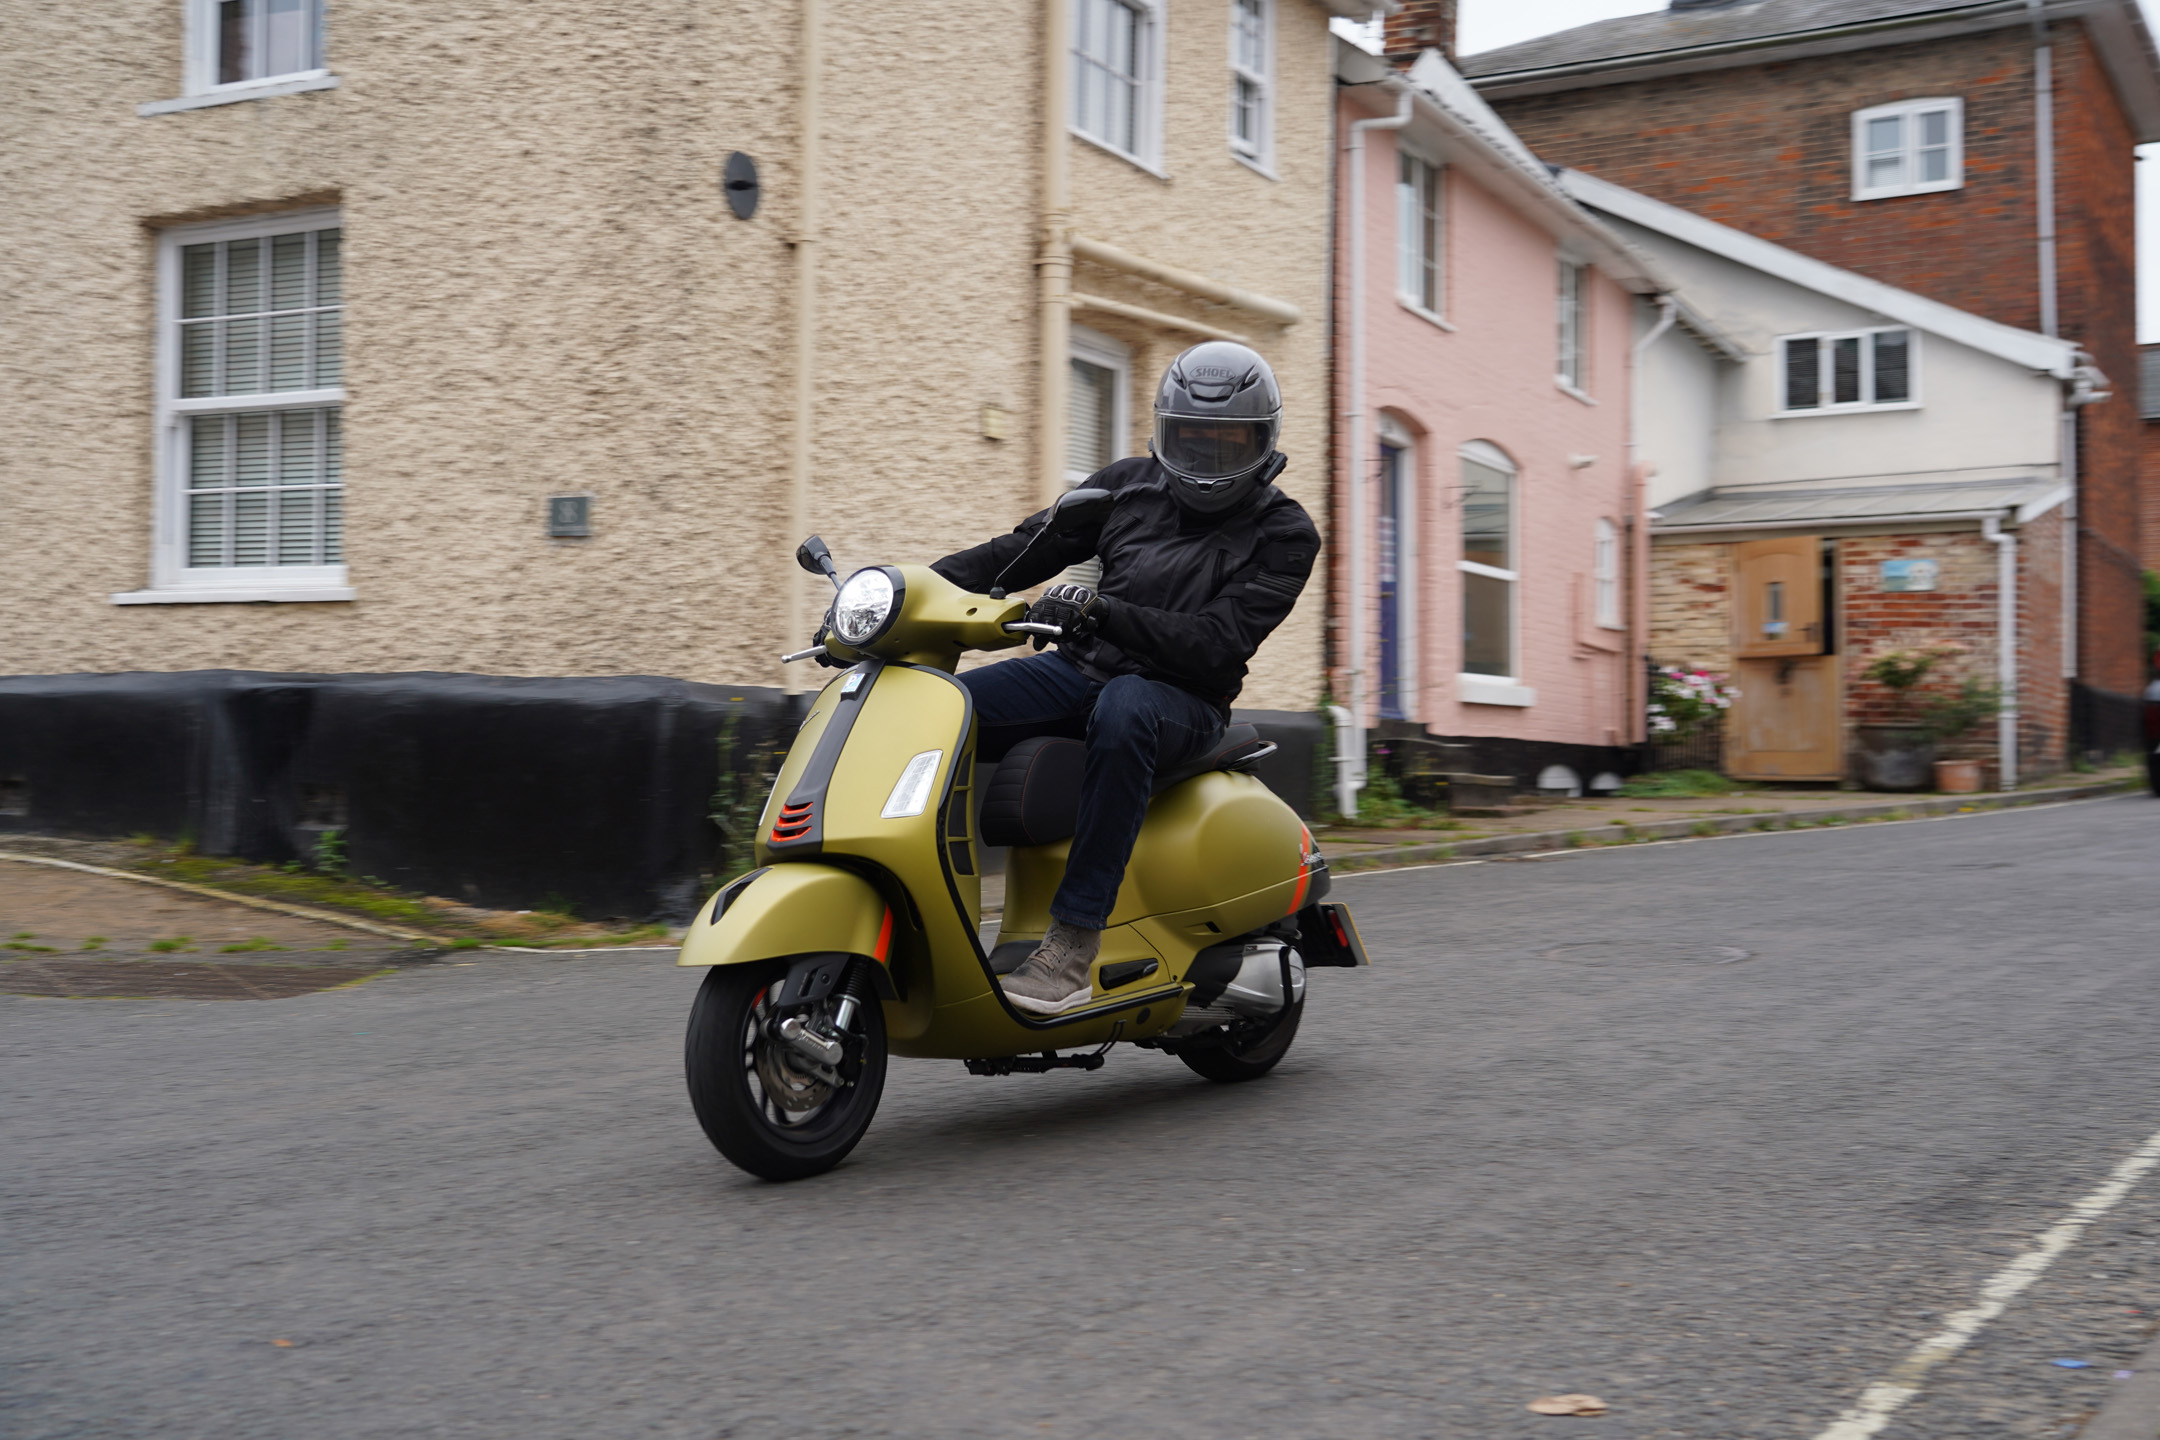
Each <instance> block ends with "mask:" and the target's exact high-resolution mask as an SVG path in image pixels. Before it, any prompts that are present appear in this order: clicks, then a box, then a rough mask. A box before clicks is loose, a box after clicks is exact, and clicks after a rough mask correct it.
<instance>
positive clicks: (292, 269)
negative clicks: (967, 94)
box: [114, 211, 352, 604]
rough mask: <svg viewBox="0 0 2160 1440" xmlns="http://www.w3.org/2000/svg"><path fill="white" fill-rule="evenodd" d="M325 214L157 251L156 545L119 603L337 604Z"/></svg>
mask: <svg viewBox="0 0 2160 1440" xmlns="http://www.w3.org/2000/svg"><path fill="white" fill-rule="evenodd" d="M343 251H344V246H343V234H342V232H341V231H340V229H339V227H338V216H337V214H336V212H335V211H313V212H309V213H307V214H304V215H280V216H270V217H257V218H255V219H251V220H246V221H237V222H229V223H222V224H216V225H204V226H188V227H183V228H177V229H174V230H170V231H167V232H166V233H165V234H164V235H163V236H162V237H160V241H159V254H158V278H159V287H158V288H159V327H158V330H159V335H158V357H157V376H158V416H157V457H156V458H157V487H158V493H157V534H156V539H155V544H154V547H153V554H152V584H151V589H150V590H148V591H144V592H137V593H136V594H133V595H125V596H115V597H114V598H115V599H116V600H118V601H120V602H122V603H138V604H139V603H149V602H155V601H173V600H347V599H350V598H352V592H351V591H350V590H349V589H347V588H346V570H345V459H344V453H345V446H344V425H343V419H344V401H345V349H344V263H343V261H344V255H343Z"/></svg>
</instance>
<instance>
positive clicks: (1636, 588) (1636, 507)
mask: <svg viewBox="0 0 2160 1440" xmlns="http://www.w3.org/2000/svg"><path fill="white" fill-rule="evenodd" d="M1656 298H1657V305H1658V321H1657V324H1655V325H1653V326H1651V327H1650V329H1649V331H1648V332H1647V333H1646V334H1644V336H1643V337H1642V338H1641V339H1640V340H1637V341H1636V342H1635V345H1634V348H1633V349H1632V350H1630V351H1629V354H1628V416H1627V421H1628V428H1627V482H1628V501H1629V504H1628V535H1627V543H1628V572H1627V587H1628V593H1627V604H1628V657H1627V669H1626V671H1625V674H1624V677H1623V678H1624V681H1625V683H1624V684H1622V686H1621V687H1620V693H1621V695H1622V696H1624V697H1625V699H1624V700H1623V702H1622V703H1624V704H1625V705H1626V706H1627V707H1628V709H1627V714H1626V715H1625V716H1624V717H1623V718H1624V720H1625V722H1626V723H1625V727H1624V728H1623V729H1622V730H1621V732H1620V734H1621V738H1622V739H1623V740H1625V741H1626V742H1627V743H1629V744H1633V743H1634V742H1635V741H1636V739H1637V738H1638V737H1637V735H1636V733H1635V732H1636V730H1637V728H1638V727H1641V728H1642V729H1643V731H1644V733H1643V734H1642V736H1641V737H1639V738H1641V739H1645V740H1647V739H1649V738H1650V737H1649V733H1648V726H1649V708H1650V697H1649V695H1648V694H1647V693H1646V692H1645V690H1644V687H1645V686H1646V685H1647V683H1648V676H1647V673H1646V671H1645V668H1644V664H1643V662H1644V660H1645V659H1646V658H1647V657H1648V655H1649V652H1650V607H1649V604H1648V602H1647V601H1646V599H1645V597H1644V593H1643V592H1644V590H1645V589H1646V588H1647V587H1646V585H1645V583H1644V582H1645V578H1646V576H1647V573H1648V571H1649V568H1650V522H1649V520H1648V518H1647V515H1646V512H1647V511H1648V510H1649V508H1650V507H1649V506H1648V505H1646V504H1645V503H1643V502H1644V500H1645V498H1646V497H1645V494H1644V492H1645V491H1646V490H1648V489H1649V485H1650V477H1649V476H1648V475H1647V474H1645V473H1644V471H1643V463H1642V410H1643V362H1644V361H1645V360H1647V359H1648V358H1649V355H1650V347H1651V346H1652V345H1655V344H1657V342H1658V341H1659V340H1660V339H1661V338H1663V337H1664V334H1665V332H1666V331H1668V330H1670V329H1672V327H1673V324H1674V322H1676V321H1677V320H1679V318H1680V304H1679V302H1678V301H1676V300H1674V299H1673V297H1672V296H1670V295H1660V296H1658V297H1656Z"/></svg>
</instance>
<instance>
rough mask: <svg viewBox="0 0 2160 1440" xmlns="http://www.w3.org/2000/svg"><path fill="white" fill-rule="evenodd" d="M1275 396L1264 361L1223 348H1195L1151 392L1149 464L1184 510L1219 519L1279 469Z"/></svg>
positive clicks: (1278, 398)
mask: <svg viewBox="0 0 2160 1440" xmlns="http://www.w3.org/2000/svg"><path fill="white" fill-rule="evenodd" d="M1281 433H1282V391H1281V390H1280V389H1279V388H1278V387H1277V386H1276V384H1275V372H1274V371H1272V370H1270V369H1269V368H1268V363H1267V361H1265V360H1263V359H1261V358H1260V356H1259V355H1258V354H1257V353H1256V352H1254V351H1253V350H1252V349H1250V348H1249V347H1247V346H1244V345H1239V344H1237V343H1236V342H1234V341H1230V340H1209V341H1207V342H1205V343H1204V344H1200V345H1195V346H1193V347H1192V348H1191V349H1190V350H1187V351H1186V352H1185V353H1184V354H1182V355H1180V356H1178V357H1177V359H1175V360H1173V361H1171V362H1170V368H1169V369H1168V370H1166V371H1164V372H1163V378H1162V385H1161V386H1160V387H1159V388H1158V389H1157V390H1156V392H1155V442H1154V444H1153V445H1151V446H1150V447H1149V448H1150V449H1151V450H1153V451H1154V453H1155V460H1156V463H1157V464H1159V465H1161V466H1162V467H1163V469H1165V470H1167V471H1169V472H1170V493H1171V494H1172V495H1173V496H1175V497H1176V499H1177V502H1178V503H1179V504H1180V505H1183V506H1184V507H1185V508H1186V509H1188V510H1192V511H1195V512H1197V513H1199V514H1202V515H1219V514H1222V513H1223V512H1225V511H1228V510H1234V509H1236V508H1237V507H1238V506H1240V505H1242V504H1244V503H1245V502H1246V501H1248V500H1250V499H1251V498H1252V497H1253V496H1254V495H1256V494H1258V493H1259V491H1260V489H1261V488H1262V487H1263V486H1265V485H1266V484H1267V483H1268V481H1269V480H1270V479H1272V478H1273V475H1274V473H1275V471H1276V470H1279V469H1280V467H1279V466H1278V467H1273V468H1272V469H1271V468H1270V466H1269V463H1268V462H1269V461H1270V460H1271V459H1272V458H1273V456H1274V454H1275V440H1276V437H1277V436H1279V435H1280V434H1281Z"/></svg>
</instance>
